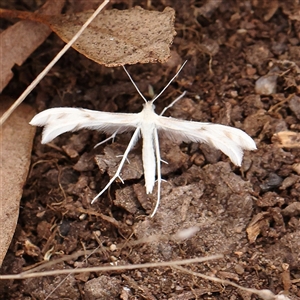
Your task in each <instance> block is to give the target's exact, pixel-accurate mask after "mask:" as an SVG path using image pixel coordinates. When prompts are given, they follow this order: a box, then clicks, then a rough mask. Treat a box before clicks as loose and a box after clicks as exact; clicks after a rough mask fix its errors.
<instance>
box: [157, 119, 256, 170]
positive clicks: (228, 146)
mask: <svg viewBox="0 0 300 300" xmlns="http://www.w3.org/2000/svg"><path fill="white" fill-rule="evenodd" d="M158 123H159V124H158V126H159V127H158V129H159V130H160V131H162V132H163V134H164V135H165V136H166V137H168V138H170V139H172V140H175V141H183V142H202V143H206V144H208V145H210V146H212V147H214V148H216V149H219V150H221V151H222V152H223V153H224V154H226V155H227V156H228V157H229V158H230V160H231V161H232V162H233V163H234V164H235V165H237V166H240V165H241V163H242V158H243V150H255V149H256V145H255V142H254V141H253V139H252V138H251V137H250V136H249V135H248V134H247V133H245V132H244V131H242V130H240V129H237V128H234V127H230V126H225V125H219V124H212V123H201V122H193V121H184V120H178V119H174V118H167V117H160V118H159V121H158Z"/></svg>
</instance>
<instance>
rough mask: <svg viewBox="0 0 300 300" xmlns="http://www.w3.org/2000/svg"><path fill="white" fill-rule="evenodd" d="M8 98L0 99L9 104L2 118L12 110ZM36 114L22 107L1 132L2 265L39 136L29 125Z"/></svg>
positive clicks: (0, 246) (14, 226) (0, 212)
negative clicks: (35, 140)
mask: <svg viewBox="0 0 300 300" xmlns="http://www.w3.org/2000/svg"><path fill="white" fill-rule="evenodd" d="M2 98H3V97H2ZM5 98H6V99H5V101H3V100H4V99H0V101H1V100H2V103H3V102H5V105H1V110H0V115H2V114H3V112H4V111H5V110H6V109H7V107H8V105H7V104H8V102H9V101H8V98H7V97H5ZM4 106H6V107H4ZM34 115H35V111H34V110H33V109H32V108H31V107H30V106H28V105H24V104H22V105H21V106H20V107H19V108H18V109H17V110H16V111H15V112H14V113H13V114H12V115H11V117H10V118H9V119H8V121H7V123H5V124H4V125H3V127H2V128H1V131H0V143H1V148H0V149H1V150H0V164H1V172H0V190H1V198H0V228H1V230H0V266H1V264H2V261H3V259H4V256H5V254H6V251H7V249H8V247H9V245H10V242H11V239H12V237H13V235H14V232H15V228H16V225H17V220H18V216H19V204H20V199H21V196H22V192H23V185H24V183H25V182H26V177H27V173H28V169H29V165H30V159H31V149H32V141H33V138H34V135H35V128H34V127H32V126H30V125H29V124H28V122H29V121H30V120H31V118H32V117H33V116H34Z"/></svg>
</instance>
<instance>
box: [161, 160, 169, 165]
mask: <svg viewBox="0 0 300 300" xmlns="http://www.w3.org/2000/svg"><path fill="white" fill-rule="evenodd" d="M160 161H161V162H162V163H164V164H166V165H168V164H169V163H168V162H167V161H166V160H163V159H161V160H160Z"/></svg>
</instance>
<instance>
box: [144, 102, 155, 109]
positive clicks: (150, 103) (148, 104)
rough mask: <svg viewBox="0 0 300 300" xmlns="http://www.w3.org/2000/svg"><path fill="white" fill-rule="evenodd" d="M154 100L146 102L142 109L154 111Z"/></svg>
mask: <svg viewBox="0 0 300 300" xmlns="http://www.w3.org/2000/svg"><path fill="white" fill-rule="evenodd" d="M153 102H154V100H149V101H146V102H145V103H144V104H143V107H144V109H151V110H153V111H154V110H155V105H154V104H153Z"/></svg>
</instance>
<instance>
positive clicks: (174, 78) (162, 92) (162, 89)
mask: <svg viewBox="0 0 300 300" xmlns="http://www.w3.org/2000/svg"><path fill="white" fill-rule="evenodd" d="M186 63H187V60H186V61H185V62H184V63H183V64H182V66H181V67H180V69H179V70H178V71H177V73H176V74H175V75H174V76H173V78H171V80H170V81H169V83H168V84H167V85H166V86H165V87H164V88H163V89H162V91H161V92H160V93H159V94H158V95H157V96H156V97H155V98H154V99H153V100H152V103H153V102H154V101H155V100H156V99H158V98H159V97H160V96H161V95H162V93H163V92H164V91H165V90H166V89H167V88H168V87H169V85H170V84H171V83H172V81H173V80H174V79H175V78H176V77H177V76H178V74H179V73H180V72H181V70H182V69H183V67H184V66H185V64H186Z"/></svg>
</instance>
